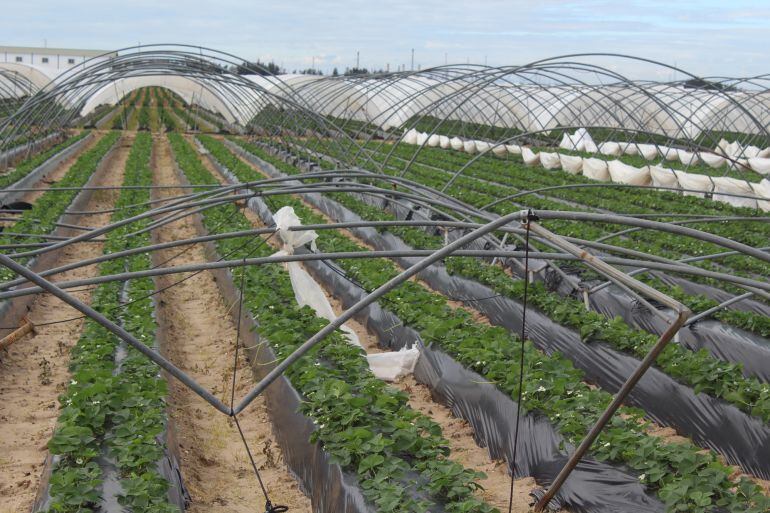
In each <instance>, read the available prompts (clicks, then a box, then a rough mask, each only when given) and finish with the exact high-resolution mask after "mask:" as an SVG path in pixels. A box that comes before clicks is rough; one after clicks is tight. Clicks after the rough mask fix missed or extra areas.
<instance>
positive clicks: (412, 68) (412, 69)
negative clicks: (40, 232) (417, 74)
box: [409, 48, 414, 71]
mask: <svg viewBox="0 0 770 513" xmlns="http://www.w3.org/2000/svg"><path fill="white" fill-rule="evenodd" d="M409 69H410V70H411V71H414V48H412V67H411V68H409Z"/></svg>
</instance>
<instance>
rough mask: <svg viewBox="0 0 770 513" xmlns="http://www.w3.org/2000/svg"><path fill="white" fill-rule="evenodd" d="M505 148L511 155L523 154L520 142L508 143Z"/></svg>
mask: <svg viewBox="0 0 770 513" xmlns="http://www.w3.org/2000/svg"><path fill="white" fill-rule="evenodd" d="M505 150H506V151H507V152H508V153H510V154H511V155H521V150H522V147H521V146H519V145H518V144H506V145H505Z"/></svg>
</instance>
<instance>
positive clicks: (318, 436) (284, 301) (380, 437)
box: [169, 134, 497, 513]
mask: <svg viewBox="0 0 770 513" xmlns="http://www.w3.org/2000/svg"><path fill="white" fill-rule="evenodd" d="M169 139H170V140H171V144H172V147H173V149H174V153H175V155H176V158H177V162H178V163H179V164H180V167H181V169H182V170H183V171H184V173H185V174H186V175H187V177H188V179H189V180H190V181H191V182H192V183H193V184H215V183H218V182H216V180H215V179H214V178H213V177H212V176H211V174H210V173H209V172H208V171H207V170H206V169H205V167H204V166H203V165H202V164H201V162H200V161H199V159H198V156H197V155H196V152H195V150H194V149H193V147H192V146H190V145H189V144H188V143H187V142H186V141H184V139H183V138H182V137H181V136H179V135H177V134H169ZM204 224H205V225H206V226H207V227H209V229H211V230H215V229H217V227H219V229H226V230H227V231H233V230H245V229H248V228H250V227H251V224H250V223H249V222H248V220H247V219H246V218H245V216H243V214H241V213H240V212H239V211H238V210H237V209H236V208H235V207H234V206H233V205H228V206H224V207H219V208H216V209H209V210H207V211H206V214H205V216H204ZM244 242H247V243H248V242H249V241H248V240H247V241H244V240H243V239H227V240H224V241H220V242H219V243H218V245H217V246H218V250H219V252H220V254H222V255H228V258H240V257H246V256H268V255H270V254H272V253H273V250H272V249H271V248H270V246H268V245H266V244H264V243H262V244H254V243H253V242H251V243H250V244H249V246H244ZM242 273H243V274H242ZM233 274H234V280H235V282H236V283H238V281H239V280H240V279H241V277H243V279H244V284H245V285H244V289H245V291H244V297H245V306H246V307H247V308H248V309H249V310H250V311H251V312H252V314H253V315H254V316H255V318H256V319H257V322H258V332H259V334H260V336H262V337H264V338H265V339H266V340H268V341H269V343H270V345H271V347H272V348H273V350H274V352H275V353H276V355H277V358H278V359H279V360H280V359H283V358H285V357H286V356H287V355H289V354H290V353H291V352H292V351H293V350H294V349H296V348H297V347H298V346H299V345H300V344H302V343H303V342H304V341H305V340H307V339H308V338H309V337H310V336H312V335H313V334H314V333H316V332H317V331H318V330H320V329H321V328H322V327H323V326H325V325H326V324H327V323H328V321H327V320H326V319H323V318H320V317H318V316H316V314H315V312H314V311H313V310H312V309H311V308H309V307H307V306H305V307H300V306H298V305H297V302H296V299H295V295H294V291H293V289H292V286H291V282H290V280H289V277H288V274H287V272H286V271H285V270H283V268H282V267H281V266H280V265H263V266H255V267H239V268H237V269H234V270H233ZM286 375H287V377H288V378H289V380H290V381H291V383H292V385H293V386H294V387H295V388H296V389H297V391H298V392H299V393H300V395H301V396H302V398H303V406H302V413H304V414H305V415H306V416H308V417H309V418H310V419H312V420H313V421H314V423H315V426H316V430H315V431H314V433H313V436H312V439H311V442H319V443H320V444H321V445H322V447H323V449H324V450H325V451H326V452H327V453H328V454H330V455H331V456H332V458H333V459H334V461H336V462H337V463H339V464H340V466H341V467H342V468H343V469H345V470H346V471H348V472H353V473H354V474H355V475H356V476H357V477H358V480H359V483H360V486H361V488H362V490H363V493H364V495H365V496H366V498H367V499H368V500H369V501H371V503H373V504H374V505H375V506H376V508H377V510H378V511H381V512H390V511H413V512H424V511H428V510H433V509H432V508H435V507H436V506H437V505H438V506H439V507H442V508H443V510H444V511H447V512H452V513H460V512H480V513H481V512H493V511H497V510H496V509H494V508H492V507H491V506H489V505H488V504H486V503H484V502H483V501H481V500H480V499H478V498H477V497H476V496H475V493H476V491H477V490H478V489H479V488H480V486H479V484H478V483H477V480H478V479H479V478H481V477H483V474H480V473H477V472H474V471H472V470H469V469H465V468H463V466H462V465H460V464H458V463H456V462H454V461H452V460H451V459H450V458H449V456H450V450H449V447H448V442H447V441H446V440H445V439H444V438H443V436H442V435H441V428H440V426H439V425H438V424H436V423H435V422H433V421H432V420H430V419H429V418H428V417H426V416H424V415H422V414H420V413H418V412H416V411H414V410H412V409H411V408H410V407H409V406H408V404H407V400H408V397H407V396H406V395H405V394H404V393H403V392H400V391H397V390H396V389H394V388H391V387H389V386H387V385H386V384H385V383H384V382H383V381H381V380H379V379H377V378H375V377H374V375H373V374H372V373H371V371H370V370H369V367H368V364H367V361H366V358H365V354H364V352H363V350H362V349H361V348H359V347H357V346H354V345H352V344H351V343H350V342H349V341H348V340H347V338H346V337H345V335H344V333H343V332H341V331H339V330H338V331H336V332H334V333H333V334H332V335H330V336H329V337H327V338H326V339H325V340H324V341H323V342H322V343H321V344H319V345H318V346H317V347H316V348H314V349H313V350H312V351H311V352H310V353H308V354H307V355H306V356H305V357H303V358H302V359H301V360H300V361H299V362H297V363H296V364H295V365H293V366H292V367H291V368H290V369H289V370H288V371H287V374H286Z"/></svg>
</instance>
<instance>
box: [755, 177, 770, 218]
mask: <svg viewBox="0 0 770 513" xmlns="http://www.w3.org/2000/svg"><path fill="white" fill-rule="evenodd" d="M751 188H752V190H753V191H754V194H755V195H757V196H761V197H763V198H768V201H757V206H758V207H759V208H761V209H762V211H763V212H770V180H768V179H767V178H763V179H762V181H761V182H759V183H752V184H751Z"/></svg>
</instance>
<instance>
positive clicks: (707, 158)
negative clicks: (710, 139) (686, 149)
mask: <svg viewBox="0 0 770 513" xmlns="http://www.w3.org/2000/svg"><path fill="white" fill-rule="evenodd" d="M700 159H701V160H702V161H703V162H705V163H706V165H707V166H709V167H713V168H718V167H722V166H724V165H725V162H726V159H725V158H724V157H723V156H722V155H717V154H716V153H706V152H701V153H700Z"/></svg>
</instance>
